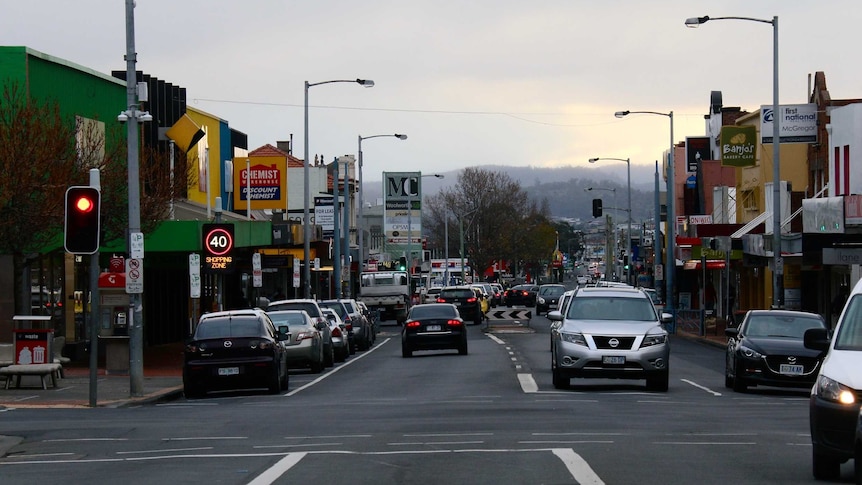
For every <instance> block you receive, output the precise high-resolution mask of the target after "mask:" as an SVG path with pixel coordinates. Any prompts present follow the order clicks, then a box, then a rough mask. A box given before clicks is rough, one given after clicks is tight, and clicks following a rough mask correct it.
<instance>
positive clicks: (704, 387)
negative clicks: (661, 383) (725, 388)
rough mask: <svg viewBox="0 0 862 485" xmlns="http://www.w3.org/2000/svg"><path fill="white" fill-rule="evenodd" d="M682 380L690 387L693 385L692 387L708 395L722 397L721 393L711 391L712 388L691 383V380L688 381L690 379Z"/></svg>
mask: <svg viewBox="0 0 862 485" xmlns="http://www.w3.org/2000/svg"><path fill="white" fill-rule="evenodd" d="M680 380H681V381H682V382H685V383H686V384H689V385H691V386H694V387H696V388H698V389H700V390H703V391H706V392H708V393H710V394H712V395H713V396H721V393H720V392H716V391H713V390H712V389H710V388H708V387H706V386H701V385H700V384H698V383H696V382H692V381H690V380H688V379H680Z"/></svg>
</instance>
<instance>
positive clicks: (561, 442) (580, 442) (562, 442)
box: [518, 440, 614, 445]
mask: <svg viewBox="0 0 862 485" xmlns="http://www.w3.org/2000/svg"><path fill="white" fill-rule="evenodd" d="M613 443H614V442H613V440H605V441H602V440H575V441H566V440H545V441H540V440H536V441H519V442H518V444H519V445H586V444H600V445H610V444H613Z"/></svg>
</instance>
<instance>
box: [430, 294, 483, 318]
mask: <svg viewBox="0 0 862 485" xmlns="http://www.w3.org/2000/svg"><path fill="white" fill-rule="evenodd" d="M437 303H451V304H453V305H455V307H456V308H457V309H458V313H459V314H460V315H461V318H463V319H464V321H465V322H473V323H474V324H476V325H479V324H480V323H482V320H483V319H484V314H483V313H482V303H481V301H480V300H479V298H478V297H477V296H476V293H475V292H474V291H473V289H472V288H471V287H469V286H446V287H444V288H443V289H442V290H440V296H439V297H437Z"/></svg>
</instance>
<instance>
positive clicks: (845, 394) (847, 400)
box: [814, 376, 856, 405]
mask: <svg viewBox="0 0 862 485" xmlns="http://www.w3.org/2000/svg"><path fill="white" fill-rule="evenodd" d="M814 392H815V394H816V395H817V397H819V398H821V399H825V400H827V401H832V402H836V403H841V404H848V405H851V404H855V403H856V393H855V392H854V391H853V389H850V388H849V387H847V386H845V385H843V384H841V383H839V382H838V381H836V380H833V379H830V378H828V377H826V376H820V378H819V379H817V385H816V386H814Z"/></svg>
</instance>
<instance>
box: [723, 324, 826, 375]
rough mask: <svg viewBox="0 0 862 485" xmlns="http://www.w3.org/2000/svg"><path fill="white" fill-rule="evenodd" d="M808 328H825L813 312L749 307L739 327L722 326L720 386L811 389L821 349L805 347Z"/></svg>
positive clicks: (819, 361)
mask: <svg viewBox="0 0 862 485" xmlns="http://www.w3.org/2000/svg"><path fill="white" fill-rule="evenodd" d="M811 328H821V329H825V328H826V322H825V321H824V320H823V317H821V316H820V315H818V314H816V313H808V312H798V311H792V310H750V311H748V313H746V314H745V318H744V319H743V320H742V323H740V324H739V327H735V328H728V329H725V331H724V333H725V335H727V337H728V340H727V357H726V359H725V371H724V385H725V386H726V387H728V388H732V389H733V390H734V391H736V392H744V391H745V390H746V389H747V388H748V387H749V386H758V385H761V386H774V387H798V388H811V386H813V385H814V382H815V380H816V379H817V373H818V372H819V371H820V364H821V363H822V357H821V355H820V354H821V352H820V351H818V350H812V349H806V348H805V344H804V340H803V337H804V335H805V331H806V330H808V329H811Z"/></svg>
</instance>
